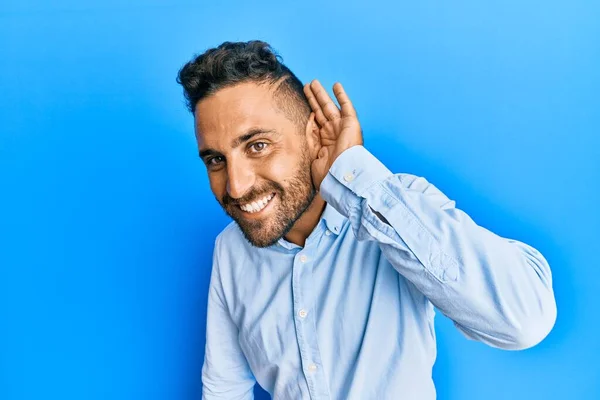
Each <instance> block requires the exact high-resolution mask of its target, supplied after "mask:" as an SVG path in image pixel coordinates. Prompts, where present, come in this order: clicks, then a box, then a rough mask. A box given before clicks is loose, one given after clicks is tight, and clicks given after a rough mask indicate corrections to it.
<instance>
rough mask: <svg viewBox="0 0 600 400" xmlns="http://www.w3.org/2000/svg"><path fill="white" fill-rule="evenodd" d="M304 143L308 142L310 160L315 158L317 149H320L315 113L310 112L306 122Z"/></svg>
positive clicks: (317, 152)
mask: <svg viewBox="0 0 600 400" xmlns="http://www.w3.org/2000/svg"><path fill="white" fill-rule="evenodd" d="M305 135H306V143H307V144H308V151H309V152H310V158H311V159H312V160H314V159H316V158H317V154H319V150H320V149H321V137H320V136H319V126H318V125H317V121H315V113H314V112H311V113H310V117H308V122H307V123H306V131H305Z"/></svg>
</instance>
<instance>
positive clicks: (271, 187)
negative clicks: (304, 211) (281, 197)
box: [221, 182, 283, 207]
mask: <svg viewBox="0 0 600 400" xmlns="http://www.w3.org/2000/svg"><path fill="white" fill-rule="evenodd" d="M273 192H275V193H283V186H281V185H280V184H278V183H276V182H270V183H269V184H267V185H264V186H262V187H259V188H252V189H251V190H250V191H249V192H248V193H246V194H245V195H244V196H242V197H239V198H237V199H234V198H233V197H231V196H230V195H229V193H225V195H223V198H222V199H221V202H222V204H223V206H226V207H228V206H239V205H240V204H245V203H249V202H250V201H252V200H255V199H258V198H261V197H264V196H266V195H268V194H271V193H273Z"/></svg>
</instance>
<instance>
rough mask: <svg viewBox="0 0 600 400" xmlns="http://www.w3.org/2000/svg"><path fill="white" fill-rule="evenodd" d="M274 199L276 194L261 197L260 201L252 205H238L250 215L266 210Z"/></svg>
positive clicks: (251, 203) (253, 202)
mask: <svg viewBox="0 0 600 400" xmlns="http://www.w3.org/2000/svg"><path fill="white" fill-rule="evenodd" d="M274 197H275V193H271V194H269V195H267V196H264V197H261V198H260V199H258V200H255V201H252V202H250V203H246V204H241V205H238V207H239V208H240V209H241V210H242V211H244V212H247V213H248V214H255V213H257V212H260V211H262V210H264V209H265V208H266V207H267V206H268V205H269V203H271V200H273V198H274Z"/></svg>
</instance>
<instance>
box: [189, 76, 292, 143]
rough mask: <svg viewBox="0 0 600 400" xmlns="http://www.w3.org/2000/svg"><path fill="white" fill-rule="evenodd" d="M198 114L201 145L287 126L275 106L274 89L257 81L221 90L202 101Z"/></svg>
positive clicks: (197, 129)
mask: <svg viewBox="0 0 600 400" xmlns="http://www.w3.org/2000/svg"><path fill="white" fill-rule="evenodd" d="M194 115H195V124H196V126H195V130H196V138H197V139H198V142H199V143H200V144H209V143H211V142H214V141H216V140H218V139H219V138H221V139H226V138H231V137H234V136H238V135H240V134H243V133H244V132H245V131H247V130H248V129H250V128H256V127H260V128H267V129H272V128H275V127H276V126H277V125H278V124H285V123H286V118H285V116H283V115H282V114H281V113H279V112H277V110H276V108H275V107H274V105H273V94H272V89H271V87H270V86H269V85H258V84H256V83H253V82H249V83H241V84H238V85H235V86H231V87H226V88H223V89H220V90H219V91H217V92H216V93H214V94H212V95H211V96H209V97H207V98H205V99H203V100H202V101H200V102H198V104H197V105H196V110H195V113H194Z"/></svg>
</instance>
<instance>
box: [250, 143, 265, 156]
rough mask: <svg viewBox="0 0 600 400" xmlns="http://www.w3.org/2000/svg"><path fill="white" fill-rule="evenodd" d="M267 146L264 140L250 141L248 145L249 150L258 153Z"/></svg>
mask: <svg viewBox="0 0 600 400" xmlns="http://www.w3.org/2000/svg"><path fill="white" fill-rule="evenodd" d="M267 146H268V144H266V143H265V142H256V143H252V144H251V145H250V150H251V151H252V152H253V153H259V152H261V151H263V150H264V149H266V148H267Z"/></svg>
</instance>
